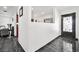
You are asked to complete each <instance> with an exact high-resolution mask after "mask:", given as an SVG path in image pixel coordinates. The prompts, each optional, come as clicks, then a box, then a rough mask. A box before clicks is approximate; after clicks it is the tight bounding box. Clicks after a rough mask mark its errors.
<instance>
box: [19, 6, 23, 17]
mask: <svg viewBox="0 0 79 59" xmlns="http://www.w3.org/2000/svg"><path fill="white" fill-rule="evenodd" d="M19 16H20V17H21V16H23V6H21V8H20V9H19Z"/></svg>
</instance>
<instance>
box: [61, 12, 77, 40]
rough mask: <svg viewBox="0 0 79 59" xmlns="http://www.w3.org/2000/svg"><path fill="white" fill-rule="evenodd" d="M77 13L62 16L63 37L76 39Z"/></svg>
mask: <svg viewBox="0 0 79 59" xmlns="http://www.w3.org/2000/svg"><path fill="white" fill-rule="evenodd" d="M75 22H76V13H70V14H65V15H62V16H61V35H62V36H63V37H71V38H75V36H76V23H75Z"/></svg>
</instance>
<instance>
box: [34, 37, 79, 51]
mask: <svg viewBox="0 0 79 59" xmlns="http://www.w3.org/2000/svg"><path fill="white" fill-rule="evenodd" d="M77 42H78V41H75V42H74V40H73V39H71V38H65V37H63V38H62V37H59V38H56V39H55V40H53V41H52V42H50V43H48V44H47V45H46V46H44V47H42V48H41V49H39V50H38V51H36V52H78V51H79V44H78V43H77Z"/></svg>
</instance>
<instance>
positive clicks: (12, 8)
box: [0, 6, 18, 16]
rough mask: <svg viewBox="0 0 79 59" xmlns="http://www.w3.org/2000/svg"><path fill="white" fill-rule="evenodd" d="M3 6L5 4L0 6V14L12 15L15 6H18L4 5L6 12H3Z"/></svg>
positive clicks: (15, 9) (15, 8)
mask: <svg viewBox="0 0 79 59" xmlns="http://www.w3.org/2000/svg"><path fill="white" fill-rule="evenodd" d="M4 7H5V6H0V15H3V16H4V15H5V16H13V15H14V14H15V13H16V11H17V7H18V6H6V7H7V8H6V11H7V12H4V10H5V8H4Z"/></svg>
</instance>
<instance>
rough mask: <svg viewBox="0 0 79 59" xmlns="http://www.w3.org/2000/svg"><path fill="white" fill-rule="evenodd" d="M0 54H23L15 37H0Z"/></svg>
mask: <svg viewBox="0 0 79 59" xmlns="http://www.w3.org/2000/svg"><path fill="white" fill-rule="evenodd" d="M0 52H24V50H23V49H22V47H21V46H20V44H19V43H18V41H17V38H16V37H11V38H9V37H0Z"/></svg>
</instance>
